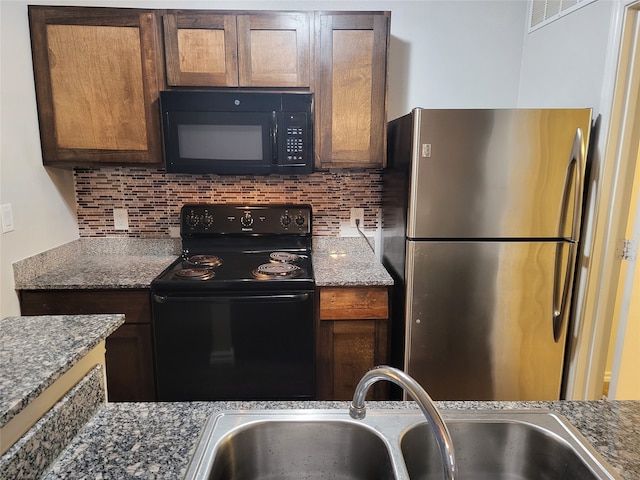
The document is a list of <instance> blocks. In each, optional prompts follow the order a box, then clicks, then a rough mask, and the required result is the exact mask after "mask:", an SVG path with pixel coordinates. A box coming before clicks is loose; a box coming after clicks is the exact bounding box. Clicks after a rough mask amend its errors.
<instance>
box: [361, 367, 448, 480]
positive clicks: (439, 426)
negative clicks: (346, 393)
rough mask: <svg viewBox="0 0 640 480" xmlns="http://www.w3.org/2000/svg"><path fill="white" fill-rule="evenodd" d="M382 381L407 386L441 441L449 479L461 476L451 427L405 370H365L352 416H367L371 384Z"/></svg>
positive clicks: (439, 442) (376, 368)
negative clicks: (450, 431) (366, 400)
mask: <svg viewBox="0 0 640 480" xmlns="http://www.w3.org/2000/svg"><path fill="white" fill-rule="evenodd" d="M378 380H388V381H390V382H392V383H395V384H396V385H398V386H399V387H401V388H402V389H404V390H405V391H406V392H407V393H408V394H409V395H410V396H411V397H412V398H413V399H414V400H415V401H416V403H417V404H418V405H419V406H420V410H422V413H424V416H425V417H427V420H428V421H429V424H430V425H431V427H432V430H433V433H434V435H435V437H436V441H437V442H438V447H439V449H440V456H441V457H442V466H443V468H444V474H445V479H447V480H455V479H456V477H457V468H456V460H455V455H454V453H453V442H452V441H451V435H450V434H449V430H448V429H447V426H446V425H445V423H444V420H443V419H442V417H441V416H440V413H439V412H438V409H437V407H436V405H435V404H434V403H433V400H431V397H429V395H428V394H427V392H426V391H425V390H424V388H422V387H421V386H420V384H419V383H418V382H416V381H415V380H414V379H413V378H411V377H410V376H409V375H407V374H406V373H404V372H403V371H402V370H398V369H397V368H393V367H389V366H387V365H380V366H378V367H374V368H372V369H371V370H369V371H368V372H367V373H365V374H364V375H363V376H362V378H361V379H360V381H359V382H358V385H357V386H356V389H355V392H354V393H353V401H352V402H351V405H350V406H349V415H351V418H354V419H356V420H362V419H363V418H364V417H365V415H366V414H367V408H366V406H365V404H364V399H365V397H366V396H367V391H368V390H369V387H371V385H373V384H374V383H376V382H377V381H378Z"/></svg>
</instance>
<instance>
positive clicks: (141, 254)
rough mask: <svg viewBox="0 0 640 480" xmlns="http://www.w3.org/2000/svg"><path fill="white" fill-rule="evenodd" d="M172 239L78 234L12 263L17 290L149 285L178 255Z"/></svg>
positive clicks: (142, 286) (141, 286) (146, 286)
mask: <svg viewBox="0 0 640 480" xmlns="http://www.w3.org/2000/svg"><path fill="white" fill-rule="evenodd" d="M176 248H177V244H176V241H175V240H174V239H168V240H159V239H158V240H155V239H139V238H81V239H79V240H76V241H74V242H70V243H67V244H65V245H62V246H60V247H57V248H54V249H51V250H48V251H46V252H44V253H41V254H38V255H34V256H33V257H29V258H27V259H25V260H21V261H19V262H16V263H15V264H14V265H13V271H14V279H15V284H16V287H15V288H16V290H58V289H76V290H77V289H95V288H149V284H150V283H151V281H152V280H153V279H154V278H155V277H156V276H157V275H158V274H159V273H160V272H162V270H164V269H165V268H166V267H168V266H169V265H170V264H171V262H173V261H174V260H175V259H176V257H177V255H178V254H177V252H176Z"/></svg>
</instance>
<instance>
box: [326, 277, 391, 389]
mask: <svg viewBox="0 0 640 480" xmlns="http://www.w3.org/2000/svg"><path fill="white" fill-rule="evenodd" d="M319 295H320V301H319V302H318V303H319V315H318V318H319V321H318V343H317V348H316V350H317V352H318V353H317V355H318V358H317V365H318V370H317V382H318V384H317V397H318V400H349V399H351V398H353V393H354V391H355V387H356V385H357V384H358V382H359V381H360V379H361V378H362V376H363V375H364V374H365V373H366V372H367V371H368V370H370V369H371V368H373V367H374V366H376V365H381V364H385V363H387V362H388V343H389V334H388V330H389V321H388V319H389V292H388V289H387V287H324V288H321V289H320V294H319ZM388 396H389V385H388V384H387V383H386V382H379V383H378V384H376V385H374V386H373V388H372V389H371V390H370V391H369V393H368V395H367V398H369V399H370V400H373V399H375V400H384V399H388Z"/></svg>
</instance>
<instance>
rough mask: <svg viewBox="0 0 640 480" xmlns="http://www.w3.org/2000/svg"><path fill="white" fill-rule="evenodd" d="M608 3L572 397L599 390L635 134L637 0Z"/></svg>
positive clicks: (569, 388)
mask: <svg viewBox="0 0 640 480" xmlns="http://www.w3.org/2000/svg"><path fill="white" fill-rule="evenodd" d="M614 8H615V11H614V12H613V15H612V28H611V36H610V42H609V44H610V48H609V54H608V58H607V66H608V68H607V69H606V72H608V73H606V74H605V79H604V82H603V90H602V91H603V102H602V104H603V105H604V106H605V107H606V106H609V112H608V113H609V116H608V117H609V118H608V122H603V123H605V124H607V128H608V130H604V129H603V132H602V134H603V136H602V138H603V139H604V140H603V143H604V147H603V155H602V162H601V163H600V165H599V168H600V172H598V173H599V178H598V179H595V180H594V183H595V185H594V186H595V188H596V197H597V198H596V199H595V214H594V217H593V219H592V222H593V227H592V230H591V231H592V232H593V235H592V241H591V242H590V243H591V245H587V247H586V249H585V251H586V253H585V256H584V258H583V259H582V261H583V263H584V264H585V265H588V268H587V271H588V273H587V276H586V281H585V287H584V288H585V290H584V292H585V293H584V296H583V297H582V303H581V304H578V305H577V310H576V318H577V322H575V325H574V330H573V332H572V336H573V338H574V342H573V344H572V345H570V347H569V348H570V352H569V358H570V359H571V360H570V363H569V366H568V372H567V382H566V389H565V392H564V398H566V399H572V400H594V399H598V398H601V397H602V390H603V383H604V372H605V369H606V363H607V353H608V347H609V339H610V336H611V329H612V325H613V323H614V321H613V319H614V311H615V304H616V297H617V292H618V289H619V288H622V287H623V286H622V285H619V278H620V269H621V263H622V257H621V254H620V251H621V244H622V242H623V240H624V238H625V231H626V225H627V219H628V215H629V208H630V204H631V192H632V187H633V179H634V171H635V169H636V159H637V154H638V143H639V141H640V119H639V117H640V57H639V52H638V50H640V48H639V45H638V43H639V35H640V33H639V32H640V0H626V1H624V2H620V3H619V4H617V6H616V7H614ZM602 110H603V111H604V110H605V108H603V109H602ZM598 190H599V191H598ZM624 323H626V322H624Z"/></svg>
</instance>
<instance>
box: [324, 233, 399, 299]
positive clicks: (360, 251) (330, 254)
mask: <svg viewBox="0 0 640 480" xmlns="http://www.w3.org/2000/svg"><path fill="white" fill-rule="evenodd" d="M312 260H313V273H314V276H315V279H316V286H318V287H331V286H334V287H346V286H384V285H393V279H392V278H391V275H389V273H388V272H387V271H386V270H385V268H384V267H383V266H382V264H381V263H380V262H379V261H378V259H377V257H376V255H375V254H374V252H373V251H372V250H371V249H370V247H369V245H367V241H366V240H365V239H364V238H361V237H314V238H313V257H312Z"/></svg>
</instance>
